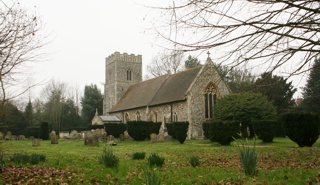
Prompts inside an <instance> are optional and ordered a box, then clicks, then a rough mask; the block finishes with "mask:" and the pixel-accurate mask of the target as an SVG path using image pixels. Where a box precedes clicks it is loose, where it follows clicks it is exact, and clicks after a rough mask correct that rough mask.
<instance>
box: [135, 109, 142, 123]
mask: <svg viewBox="0 0 320 185" xmlns="http://www.w3.org/2000/svg"><path fill="white" fill-rule="evenodd" d="M136 120H137V121H140V120H141V115H140V111H137V112H136Z"/></svg>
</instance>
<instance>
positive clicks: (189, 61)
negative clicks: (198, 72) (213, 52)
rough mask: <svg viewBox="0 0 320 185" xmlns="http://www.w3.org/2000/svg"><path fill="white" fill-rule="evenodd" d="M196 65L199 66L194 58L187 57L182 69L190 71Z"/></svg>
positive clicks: (198, 62)
mask: <svg viewBox="0 0 320 185" xmlns="http://www.w3.org/2000/svg"><path fill="white" fill-rule="evenodd" d="M198 65H200V61H199V60H198V59H197V58H196V57H193V56H191V55H189V56H188V59H187V60H186V61H185V62H184V67H185V68H186V69H191V68H193V67H196V66H198Z"/></svg>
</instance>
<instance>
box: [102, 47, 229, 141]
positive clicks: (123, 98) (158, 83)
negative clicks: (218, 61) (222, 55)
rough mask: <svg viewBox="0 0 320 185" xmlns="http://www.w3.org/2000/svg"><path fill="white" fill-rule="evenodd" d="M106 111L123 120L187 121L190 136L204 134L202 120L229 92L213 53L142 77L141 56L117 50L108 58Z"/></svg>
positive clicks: (210, 115) (195, 136)
mask: <svg viewBox="0 0 320 185" xmlns="http://www.w3.org/2000/svg"><path fill="white" fill-rule="evenodd" d="M105 71H106V74H105V78H106V79H105V86H104V102H103V114H104V115H105V116H113V117H114V116H116V117H117V118H119V120H121V121H122V122H124V123H126V122H127V121H129V120H151V121H154V122H162V123H163V124H162V128H164V125H165V123H170V122H176V121H188V122H189V129H188V138H189V139H190V138H203V130H202V123H203V122H204V121H206V120H208V119H210V118H212V116H213V107H214V106H215V104H216V100H217V99H218V98H221V97H223V96H225V95H227V94H229V93H230V90H229V88H228V86H227V85H226V84H225V83H224V82H223V80H222V79H221V77H220V76H219V74H218V71H217V69H216V67H215V66H214V64H213V62H212V60H211V58H210V56H208V58H207V60H206V62H205V63H204V64H203V65H200V66H197V67H194V68H191V69H188V70H185V71H181V72H178V73H176V74H167V75H163V76H159V77H156V78H153V79H150V80H146V81H142V56H141V55H133V54H131V55H128V54H127V53H123V54H121V53H119V52H115V53H113V54H112V55H110V56H109V57H107V58H106V61H105Z"/></svg>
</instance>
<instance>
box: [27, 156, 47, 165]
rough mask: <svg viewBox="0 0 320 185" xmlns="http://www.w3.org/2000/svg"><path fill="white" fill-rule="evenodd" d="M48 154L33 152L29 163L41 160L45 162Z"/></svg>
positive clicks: (36, 162)
mask: <svg viewBox="0 0 320 185" xmlns="http://www.w3.org/2000/svg"><path fill="white" fill-rule="evenodd" d="M45 161H46V156H45V155H42V154H31V156H30V160H29V163H30V164H32V165H35V164H38V163H39V162H45Z"/></svg>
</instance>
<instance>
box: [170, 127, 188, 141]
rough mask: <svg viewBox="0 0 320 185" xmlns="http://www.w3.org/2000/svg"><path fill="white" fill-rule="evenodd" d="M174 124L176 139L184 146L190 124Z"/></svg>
mask: <svg viewBox="0 0 320 185" xmlns="http://www.w3.org/2000/svg"><path fill="white" fill-rule="evenodd" d="M172 124H173V130H174V135H175V138H176V139H177V140H178V141H179V142H180V144H183V143H184V141H185V140H186V138H187V133H188V127H189V122H174V123H172Z"/></svg>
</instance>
